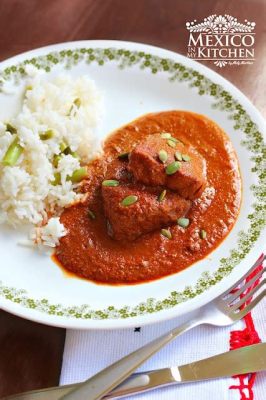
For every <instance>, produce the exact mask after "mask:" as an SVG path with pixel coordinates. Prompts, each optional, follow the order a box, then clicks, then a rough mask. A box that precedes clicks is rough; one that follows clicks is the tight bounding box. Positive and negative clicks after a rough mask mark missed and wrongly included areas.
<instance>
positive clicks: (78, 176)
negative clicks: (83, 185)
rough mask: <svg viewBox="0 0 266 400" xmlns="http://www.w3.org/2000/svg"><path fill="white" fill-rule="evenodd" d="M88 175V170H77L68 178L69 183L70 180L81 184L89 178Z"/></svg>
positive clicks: (82, 168) (84, 168) (83, 168)
mask: <svg viewBox="0 0 266 400" xmlns="http://www.w3.org/2000/svg"><path fill="white" fill-rule="evenodd" d="M87 173H88V172H87V168H86V167H81V168H79V169H76V171H74V172H73V174H72V175H71V176H68V177H67V181H69V180H70V181H71V182H72V183H79V182H80V181H82V179H84V178H85V177H86V176H87Z"/></svg>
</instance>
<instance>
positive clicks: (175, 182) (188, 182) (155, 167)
mask: <svg viewBox="0 0 266 400" xmlns="http://www.w3.org/2000/svg"><path fill="white" fill-rule="evenodd" d="M128 168H129V171H130V172H131V173H132V174H133V176H134V178H135V179H136V181H138V182H141V183H144V184H145V185H149V186H157V185H161V186H166V187H168V188H169V189H171V190H173V191H176V192H177V193H178V194H179V195H180V196H182V197H185V198H187V199H195V198H197V197H199V196H200V194H201V193H202V191H203V189H204V188H205V186H206V162H205V160H204V158H203V157H202V156H201V155H200V154H199V153H198V152H197V151H196V150H195V149H194V148H193V147H192V146H191V145H189V144H185V143H183V142H181V141H179V140H178V139H177V138H174V137H173V136H171V134H170V133H162V134H160V133H158V134H153V135H149V136H147V137H146V138H145V139H144V140H143V141H141V142H140V143H139V144H138V145H137V146H136V147H135V148H134V149H133V150H132V152H131V155H130V160H129V166H128Z"/></svg>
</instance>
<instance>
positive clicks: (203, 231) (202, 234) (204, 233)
mask: <svg viewBox="0 0 266 400" xmlns="http://www.w3.org/2000/svg"><path fill="white" fill-rule="evenodd" d="M206 237H207V232H206V231H205V230H204V229H201V231H200V238H201V239H206Z"/></svg>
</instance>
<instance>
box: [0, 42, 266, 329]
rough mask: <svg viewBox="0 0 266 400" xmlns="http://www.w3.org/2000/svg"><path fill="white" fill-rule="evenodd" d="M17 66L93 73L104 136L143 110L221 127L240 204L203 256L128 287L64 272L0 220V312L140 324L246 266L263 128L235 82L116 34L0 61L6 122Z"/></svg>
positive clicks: (256, 232) (252, 253)
mask: <svg viewBox="0 0 266 400" xmlns="http://www.w3.org/2000/svg"><path fill="white" fill-rule="evenodd" d="M26 63H31V64H33V65H35V66H37V67H38V68H40V69H42V70H44V71H45V72H46V75H47V79H50V77H51V76H52V75H55V74H57V73H59V72H61V71H62V70H65V68H67V69H68V72H69V73H70V74H71V75H73V76H78V75H80V74H88V75H89V76H90V77H91V78H93V79H94V80H95V81H96V84H97V86H98V87H99V88H100V89H101V90H102V91H103V92H104V94H105V108H106V116H105V120H104V124H103V129H102V134H103V137H104V136H106V135H107V134H108V133H109V132H110V131H112V130H114V129H115V128H118V127H119V126H121V125H123V124H125V123H127V122H129V121H131V120H133V119H134V118H136V117H139V116H140V115H142V114H145V113H148V112H156V111H162V110H171V109H183V110H189V111H194V112H197V113H201V114H204V115H206V116H207V117H209V118H211V119H212V120H214V121H215V122H217V123H218V124H219V125H220V126H221V127H222V128H223V129H224V130H225V131H226V132H227V134H228V135H229V136H230V138H231V140H232V142H233V144H234V147H235V149H236V151H237V154H238V157H239V161H240V167H241V173H242V178H243V202H242V207H241V212H240V216H239V218H238V221H237V223H236V225H235V227H234V229H233V230H232V231H231V233H230V234H229V235H228V236H227V238H226V239H225V240H224V241H223V242H222V244H221V245H220V246H219V247H218V249H216V250H215V251H214V252H213V253H211V254H210V256H209V257H207V258H205V259H204V260H201V261H199V262H197V263H195V264H194V265H192V266H191V267H190V268H188V269H186V270H184V271H182V272H180V273H177V274H175V275H172V276H169V277H166V278H163V279H160V280H157V281H154V282H150V283H144V284H139V285H133V286H115V287H114V286H106V285H97V284H94V283H92V282H89V281H85V280H81V279H78V278H69V277H67V276H66V275H65V274H64V273H63V272H62V270H61V269H60V268H59V267H57V266H56V265H55V264H54V263H53V262H52V261H51V259H50V258H49V257H47V256H46V255H42V254H39V253H38V252H36V251H34V250H32V249H28V248H24V247H20V246H18V245H17V244H16V243H17V241H18V240H19V239H20V238H21V237H23V234H22V233H19V232H14V231H12V230H11V229H8V228H5V227H2V226H1V227H0V254H1V258H0V304H1V307H2V308H3V309H5V310H7V311H9V312H11V313H14V314H17V315H19V316H22V317H25V318H28V319H32V320H35V321H38V322H43V323H46V324H50V325H57V326H63V327H70V328H96V329H101V328H121V327H130V326H139V325H143V324H146V323H153V322H156V321H161V320H164V319H168V318H172V317H175V316H177V315H180V314H183V313H187V312H189V311H192V310H194V309H196V308H198V307H200V306H201V305H203V304H205V303H207V302H209V301H210V300H212V299H213V298H214V297H216V296H217V295H219V294H220V293H222V292H223V291H224V290H225V289H226V288H228V287H229V286H230V285H232V284H233V283H234V282H235V281H236V280H237V279H238V278H239V277H240V276H241V275H242V274H244V273H245V272H246V271H247V270H248V269H249V268H250V266H251V265H252V263H254V261H255V260H256V259H257V258H258V256H259V255H260V253H261V251H262V247H263V245H265V236H264V240H263V228H264V226H263V225H264V224H265V216H264V215H263V209H262V208H263V201H265V200H263V193H264V194H265V170H264V171H263V165H262V163H263V159H262V146H263V134H264V135H265V125H264V121H263V119H262V117H261V116H260V114H259V113H258V111H257V110H256V109H255V108H254V106H253V105H252V104H251V103H250V102H249V101H248V100H247V98H246V97H245V96H244V95H243V94H242V93H241V92H240V91H239V90H238V89H236V88H235V87H234V86H233V85H231V84H230V83H229V82H228V81H226V80H225V79H223V78H222V77H221V76H220V75H218V74H216V73H215V72H213V71H211V70H210V69H208V68H206V67H204V66H202V65H200V64H198V63H196V62H194V61H191V60H190V59H187V58H185V57H183V56H180V55H178V54H176V53H173V52H170V51H167V50H163V49H160V48H156V47H152V46H148V45H144V44H138V43H129V42H118V41H82V42H72V43H62V44H57V45H54V46H49V47H45V48H41V49H37V50H33V51H30V52H28V53H24V54H21V55H19V56H16V57H13V58H11V59H9V60H7V61H5V62H3V63H2V64H1V65H0V67H1V71H0V79H1V78H3V79H5V80H8V81H10V83H11V84H12V83H14V84H15V85H16V90H15V94H14V95H8V96H7V95H5V94H4V93H0V119H3V118H4V119H8V118H9V116H11V115H13V114H14V113H15V112H16V110H17V107H18V105H19V101H20V98H21V94H22V85H21V83H22V82H23V79H24V78H25V70H24V67H25V64H26ZM239 73H241V69H239ZM264 138H265V136H264ZM263 179H264V184H263ZM264 206H265V204H264Z"/></svg>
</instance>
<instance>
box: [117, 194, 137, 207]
mask: <svg viewBox="0 0 266 400" xmlns="http://www.w3.org/2000/svg"><path fill="white" fill-rule="evenodd" d="M137 201H138V196H135V195H130V196H127V197H125V198H124V199H123V200H122V201H121V204H122V206H124V207H127V206H131V205H132V204H134V203H136V202H137Z"/></svg>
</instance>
